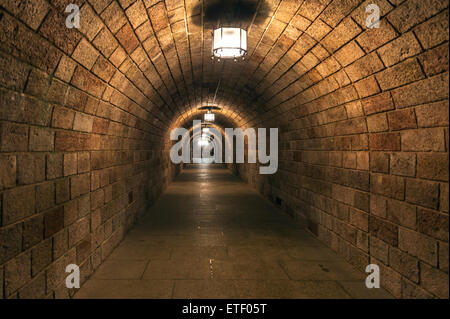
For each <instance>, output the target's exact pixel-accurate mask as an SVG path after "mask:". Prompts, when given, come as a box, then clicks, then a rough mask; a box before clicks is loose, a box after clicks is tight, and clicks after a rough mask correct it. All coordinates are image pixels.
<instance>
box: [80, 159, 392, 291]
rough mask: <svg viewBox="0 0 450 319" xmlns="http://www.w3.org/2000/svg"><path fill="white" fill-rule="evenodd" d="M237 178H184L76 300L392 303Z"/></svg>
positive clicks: (196, 173)
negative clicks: (352, 300) (377, 300)
mask: <svg viewBox="0 0 450 319" xmlns="http://www.w3.org/2000/svg"><path fill="white" fill-rule="evenodd" d="M365 277H366V275H365V274H364V273H361V272H358V271H356V270H355V269H354V268H353V267H352V266H351V265H350V264H349V263H347V262H346V261H345V260H344V259H343V258H342V257H339V256H338V255H337V254H335V253H334V252H333V251H332V250H331V249H329V248H327V247H326V246H325V245H324V244H322V243H321V242H320V241H319V240H317V239H316V238H314V237H313V236H312V235H310V234H309V233H308V232H307V231H305V230H303V229H301V226H300V225H299V224H296V223H294V222H293V220H292V219H291V218H290V217H289V216H287V215H286V214H284V213H283V212H281V211H280V210H279V209H278V208H276V207H275V206H273V205H272V204H271V203H270V202H268V201H266V200H265V199H264V198H262V197H261V196H260V195H259V194H258V193H257V192H255V191H254V190H252V189H251V188H250V187H249V186H248V185H247V184H245V183H243V182H242V181H241V180H240V179H238V178H237V177H235V176H234V175H233V174H232V173H231V172H230V171H229V170H226V169H221V168H215V167H212V166H208V165H204V166H200V167H196V168H191V169H185V170H184V171H183V173H182V174H181V175H180V176H178V178H177V179H176V180H175V181H174V182H173V183H172V184H171V185H170V186H169V188H168V189H167V190H166V192H165V193H164V194H163V195H162V196H161V197H160V199H159V200H158V201H157V202H156V203H155V205H154V206H153V207H152V208H151V209H150V210H149V212H148V213H147V214H146V215H145V216H144V217H143V218H142V219H141V220H140V221H139V223H138V224H137V225H136V226H135V227H134V228H133V229H132V230H131V231H130V233H129V234H128V235H127V236H126V237H125V239H124V241H123V242H122V243H121V244H120V245H119V246H118V247H117V248H116V249H115V251H114V252H113V253H112V254H111V255H110V256H109V257H108V259H107V260H106V261H105V262H104V263H103V264H102V265H101V266H100V268H99V269H98V270H97V271H96V272H95V274H94V275H93V276H92V277H91V278H90V279H89V280H88V281H87V282H86V283H85V284H84V285H83V287H82V288H81V289H80V291H79V292H78V293H77V294H76V295H75V297H76V298H165V299H166V298H177V299H178V298H183V299H184V298H219V299H222V298H226V299H233V298H270V299H278V298H333V299H334V298H392V297H391V295H390V294H389V293H387V292H386V291H385V290H383V289H382V288H380V289H367V288H366V287H365V284H364V281H365Z"/></svg>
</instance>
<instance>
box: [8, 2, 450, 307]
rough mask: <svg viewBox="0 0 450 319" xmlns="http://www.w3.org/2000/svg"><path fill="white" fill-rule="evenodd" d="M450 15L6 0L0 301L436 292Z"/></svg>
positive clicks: (444, 273) (406, 5) (442, 259)
mask: <svg viewBox="0 0 450 319" xmlns="http://www.w3.org/2000/svg"><path fill="white" fill-rule="evenodd" d="M448 7H449V2H448V1H446V0H426V1H424V0H366V1H364V0H248V1H247V0H240V1H239V0H227V1H214V0H166V1H160V0H95V1H94V0H33V1H26V0H25V1H20V0H0V299H2V298H5V299H17V298H18V299H29V298H55V299H62V298H83V299H84V298H163V299H166V298H167V299H170V298H274V299H277V298H281V299H285V298H286V299H287V298H299V299H300V298H419V299H422V298H444V299H447V298H449V291H448V288H449V281H448V279H449V275H448V271H449V270H448V260H449V257H448V253H449V246H448V242H449V223H448V221H449V207H448V206H449V168H448V165H449V156H448V154H449V153H448V151H449V120H448V113H449V92H448V89H449V73H448V71H449V62H448V53H449V48H448V41H449V26H448V19H449V17H448V12H449V11H448V10H449V8H448ZM231 27H234V28H239V29H241V30H245V45H244V44H243V40H242V34H241V40H240V45H242V46H243V48H242V50H241V51H240V55H239V56H238V57H236V56H235V57H234V58H231V59H229V58H227V57H225V56H220V54H219V53H218V52H220V51H216V50H215V49H216V48H215V46H216V40H217V39H218V36H217V34H216V33H215V31H214V30H217V29H219V28H231ZM238 34H239V33H238ZM225 50H226V49H225ZM222 52H223V51H222ZM241 53H243V54H241ZM211 108H213V109H212V114H214V115H215V118H214V121H213V122H212V123H210V124H209V125H208V127H210V128H211V129H212V128H214V129H216V130H217V131H218V132H226V129H227V128H233V129H238V128H241V129H242V130H243V131H244V130H245V132H247V130H248V129H253V128H254V129H255V130H257V131H258V128H267V133H268V132H269V129H270V128H274V129H277V130H278V131H277V132H278V135H277V137H276V139H275V141H276V142H278V144H276V145H277V146H276V147H277V151H278V153H277V155H278V158H277V162H278V163H277V169H276V172H275V173H273V174H261V170H260V169H261V167H264V166H266V164H264V163H262V162H259V161H257V162H254V161H253V162H252V161H249V160H248V159H249V158H250V157H251V156H250V155H251V154H252V151H251V150H248V151H247V148H246V149H245V154H244V155H245V160H244V161H243V162H242V161H241V162H239V161H231V162H225V161H224V162H219V161H214V162H208V163H203V162H202V161H197V162H195V161H194V162H195V163H194V162H192V163H191V161H190V160H188V161H186V160H185V161H182V162H181V163H176V162H174V161H173V159H172V157H171V150H172V149H173V147H174V145H175V143H176V142H177V140H174V139H173V138H171V132H172V131H173V130H174V129H175V128H184V129H186V131H187V132H188V133H189V132H192V130H193V127H194V124H193V123H194V122H193V121H194V120H197V121H200V122H201V121H202V120H203V116H204V114H205V113H206V112H208V110H211ZM202 124H205V123H202ZM189 134H190V136H191V137H193V138H194V137H195V136H194V134H191V133H189ZM268 136H269V134H267V137H268ZM225 137H226V133H225ZM272 137H273V136H272ZM232 139H233V137H232ZM188 140H189V139H188ZM236 140H237V137H236ZM260 140H262V138H261V137H260V136H258V141H260ZM209 142H210V140H207V141H206V143H209ZM194 144H195V142H194ZM234 144H236V145H237V142H236V143H234ZM234 144H233V145H234ZM251 144H252V143H251V139H250V136H249V135H247V137H246V139H245V146H246V147H249V146H251ZM268 144H269V143H267V145H268ZM236 145H235V148H234V149H235V150H236V152H237V148H236ZM260 148H261V144H260V143H258V150H256V149H255V150H253V153H254V152H258V151H259V150H260ZM214 151H216V150H214ZM275 151H276V150H275V149H274V148H273V147H272V146H271V147H270V152H275ZM267 152H268V153H269V148H268V149H267ZM258 154H259V153H258ZM190 159H193V158H192V156H191V158H190ZM69 265H75V266H76V267H78V274H79V277H80V278H79V284H80V287H75V288H74V287H69V286H68V284H67V276H68V275H69V273H68V272H67V267H68V266H69ZM370 265H372V267H373V265H375V267H376V268H377V270H378V272H377V273H378V275H379V282H380V287H379V288H377V289H368V287H367V282H366V277H367V276H368V273H367V267H369V268H370Z"/></svg>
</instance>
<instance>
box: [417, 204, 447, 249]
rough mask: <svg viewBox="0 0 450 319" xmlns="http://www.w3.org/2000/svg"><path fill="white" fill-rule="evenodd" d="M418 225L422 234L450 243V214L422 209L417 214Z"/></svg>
mask: <svg viewBox="0 0 450 319" xmlns="http://www.w3.org/2000/svg"><path fill="white" fill-rule="evenodd" d="M417 223H418V226H419V227H418V230H419V232H421V233H422V234H426V235H428V236H430V237H433V238H436V239H439V240H442V241H444V242H446V243H448V229H449V228H448V214H442V213H440V212H437V211H432V210H428V209H422V208H421V209H419V210H418V212H417Z"/></svg>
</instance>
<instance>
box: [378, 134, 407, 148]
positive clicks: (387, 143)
mask: <svg viewBox="0 0 450 319" xmlns="http://www.w3.org/2000/svg"><path fill="white" fill-rule="evenodd" d="M370 149H371V150H372V151H400V149H401V148H400V133H378V134H371V135H370Z"/></svg>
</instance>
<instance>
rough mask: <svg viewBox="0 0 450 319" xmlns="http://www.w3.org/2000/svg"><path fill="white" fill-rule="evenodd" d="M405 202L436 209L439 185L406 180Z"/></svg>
mask: <svg viewBox="0 0 450 319" xmlns="http://www.w3.org/2000/svg"><path fill="white" fill-rule="evenodd" d="M406 201H408V202H410V203H413V204H417V205H420V206H424V207H428V208H433V209H437V208H438V205H439V184H438V183H435V182H427V181H423V180H418V179H407V180H406Z"/></svg>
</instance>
